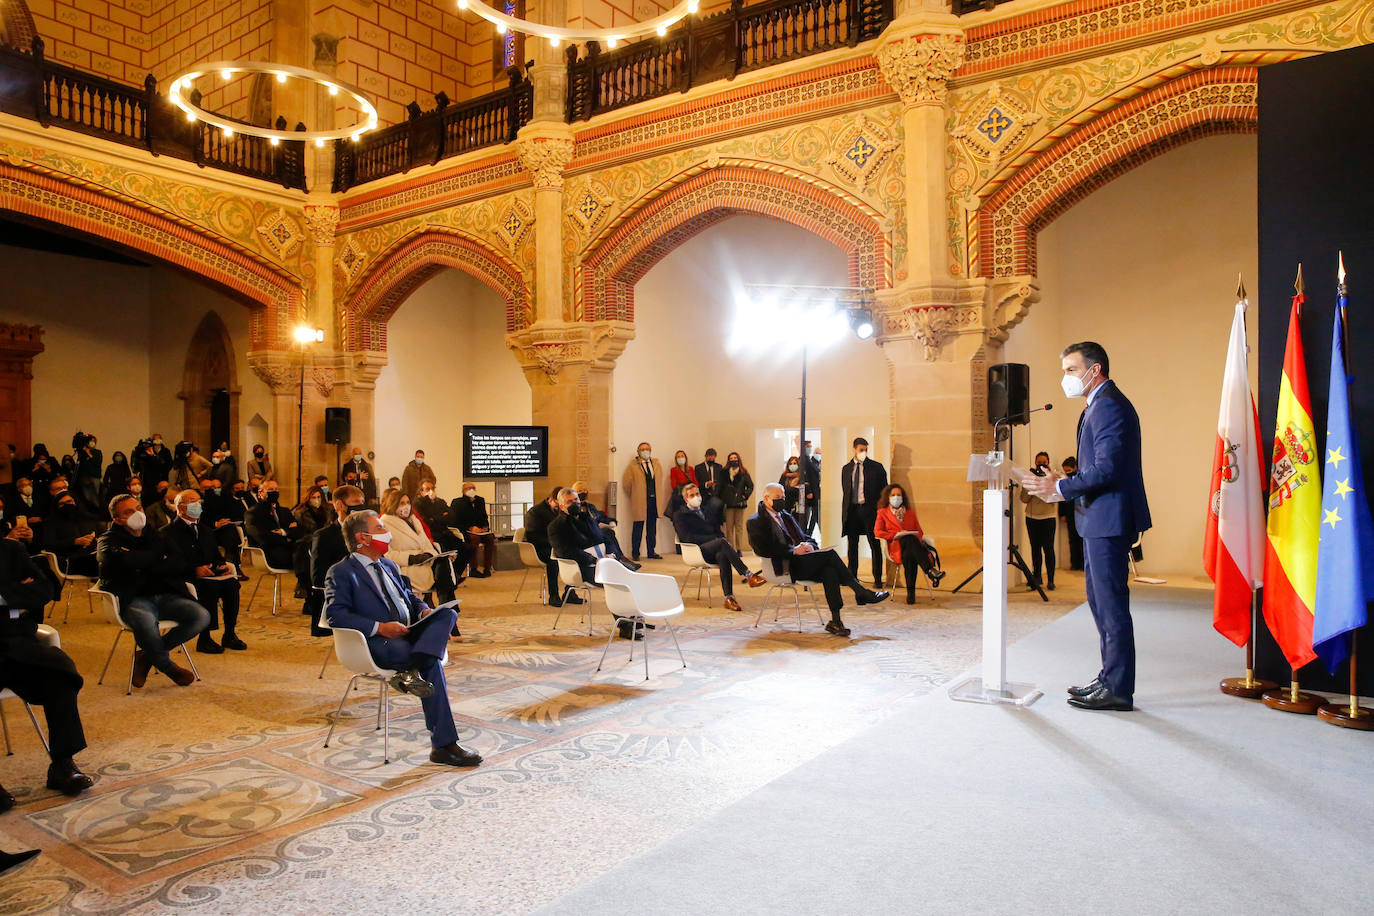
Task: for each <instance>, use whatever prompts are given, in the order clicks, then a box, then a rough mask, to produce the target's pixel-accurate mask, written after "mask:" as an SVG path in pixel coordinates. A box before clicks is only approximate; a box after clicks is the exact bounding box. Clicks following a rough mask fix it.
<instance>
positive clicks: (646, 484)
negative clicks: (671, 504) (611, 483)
mask: <svg viewBox="0 0 1374 916" xmlns="http://www.w3.org/2000/svg"><path fill="white" fill-rule="evenodd" d="M663 481H664V478H663V465H661V464H659V461H658V459H657V458H655V457H654V453H653V447H652V446H650V445H649V443H647V442H641V443H639V447H638V448H637V449H635V457H634V458H631V459H630V463H629V464H628V465H626V466H625V474H624V476H623V477H622V478H621V481H620V491H621V492H622V493H623V494H624V495H625V505H626V506H628V507H629V509H630V518H631V520H633V521H634V528H633V529H632V531H631V534H630V553H631V556H633V557H634V559H635V560H638V559H639V539H640V537H641V536H642V537H643V538H644V545H645V546H646V547H648V548H649V550H648V552H649V559H651V560H660V559H662V557H660V556H659V555H658V554H657V553H655V552H654V548H655V547H657V546H658V506H659V503H661V502H662V501H663ZM646 526H647V530H646Z"/></svg>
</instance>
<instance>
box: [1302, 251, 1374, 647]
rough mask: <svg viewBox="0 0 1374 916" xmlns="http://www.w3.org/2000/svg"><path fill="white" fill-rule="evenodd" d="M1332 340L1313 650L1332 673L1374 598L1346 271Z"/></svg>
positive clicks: (1372, 541)
mask: <svg viewBox="0 0 1374 916" xmlns="http://www.w3.org/2000/svg"><path fill="white" fill-rule="evenodd" d="M1341 279H1342V283H1341V287H1340V302H1339V307H1338V308H1337V309H1336V327H1335V331H1334V333H1333V335H1332V339H1331V399H1330V402H1329V404H1328V406H1327V411H1326V471H1325V474H1324V475H1323V476H1324V477H1325V487H1324V489H1323V493H1322V528H1321V540H1320V542H1319V546H1318V548H1317V601H1316V607H1315V608H1314V609H1313V615H1314V617H1313V621H1312V648H1313V650H1314V651H1315V652H1316V653H1317V656H1318V657H1319V658H1321V659H1322V661H1324V662H1326V667H1327V669H1328V670H1330V671H1331V673H1332V674H1334V673H1335V672H1336V668H1337V666H1338V665H1340V663H1341V662H1342V661H1343V660H1344V659H1345V658H1346V656H1348V655H1349V654H1350V640H1351V636H1350V632H1351V631H1352V630H1355V629H1358V628H1359V627H1362V626H1364V625H1365V623H1366V622H1368V620H1369V611H1368V607H1367V604H1366V602H1367V601H1368V600H1369V599H1370V598H1374V520H1371V518H1370V513H1369V503H1368V502H1367V501H1366V500H1365V495H1364V475H1363V473H1362V472H1361V470H1360V467H1361V466H1360V446H1359V442H1358V441H1357V440H1356V438H1355V431H1354V430H1353V429H1352V428H1351V426H1350V397H1349V386H1350V378H1349V376H1348V375H1346V366H1345V302H1346V295H1345V283H1344V279H1345V278H1344V271H1342V278H1341Z"/></svg>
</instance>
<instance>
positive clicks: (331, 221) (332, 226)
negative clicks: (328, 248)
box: [305, 206, 339, 245]
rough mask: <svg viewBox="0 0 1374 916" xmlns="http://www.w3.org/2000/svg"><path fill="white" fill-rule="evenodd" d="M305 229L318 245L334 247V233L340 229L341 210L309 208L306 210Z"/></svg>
mask: <svg viewBox="0 0 1374 916" xmlns="http://www.w3.org/2000/svg"><path fill="white" fill-rule="evenodd" d="M305 228H306V229H308V230H309V231H310V238H311V240H312V241H313V242H314V243H315V244H316V245H333V244H334V233H335V231H336V230H337V229H338V228H339V208H338V207H325V206H307V207H306V208H305Z"/></svg>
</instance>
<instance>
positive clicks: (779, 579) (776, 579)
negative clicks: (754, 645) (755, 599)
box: [754, 560, 825, 633]
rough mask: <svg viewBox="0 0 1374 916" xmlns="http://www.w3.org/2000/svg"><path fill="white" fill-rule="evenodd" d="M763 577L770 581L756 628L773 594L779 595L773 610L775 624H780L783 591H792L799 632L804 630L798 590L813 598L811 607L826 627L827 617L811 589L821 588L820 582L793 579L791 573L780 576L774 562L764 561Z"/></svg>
mask: <svg viewBox="0 0 1374 916" xmlns="http://www.w3.org/2000/svg"><path fill="white" fill-rule="evenodd" d="M762 572H763V577H764V578H765V579H767V580H768V591H767V592H765V593H764V595H763V604H762V605H760V606H759V615H758V616H757V617H755V618H754V626H755V627H757V626H758V625H759V621H760V620H762V619H763V612H764V611H766V610H768V600H769V599H770V598H772V597H773V593H774V592H777V593H778V604H777V606H776V607H775V608H773V622H774V623H777V622H778V615H779V614H780V613H781V612H782V592H781V591H780V590H781V589H790V590H791V592H792V606H793V607H795V608H796V609H797V632H798V633H800V632H801V629H802V619H801V596H800V595H798V594H797V589H798V588H801V590H802V591H804V592H806V593H807V594H808V595H810V596H811V606H812V607H813V608H815V609H816V617H817V618H818V619H819V620H820V622H821V626H825V616H824V615H823V614H822V613H821V608H820V605H819V604H817V603H816V593H815V592H813V591H812V590H811V589H813V588H819V587H820V583H819V582H812V581H810V580H808V579H793V578H792V575H791V573H790V571H789V572H787V573H783V574H782V575H778V574H777V573H775V572H773V561H772V560H764V561H763V569H762Z"/></svg>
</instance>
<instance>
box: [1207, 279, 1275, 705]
mask: <svg viewBox="0 0 1374 916" xmlns="http://www.w3.org/2000/svg"><path fill="white" fill-rule="evenodd" d="M1236 301H1237V302H1246V301H1247V296H1246V293H1245V277H1244V275H1237V277H1236ZM1259 598H1260V593H1259V590H1258V589H1256V588H1253V587H1252V588H1251V589H1250V638H1249V639H1247V640H1245V677H1227V678H1222V680H1221V692H1222V693H1224V694H1226V695H1227V696H1233V697H1244V698H1245V699H1247V700H1257V699H1259V697H1260V695H1261V694H1262V693H1264V692H1265V691H1266V690H1273V689H1274V688H1276V687H1278V686H1279V685H1278V684H1276V683H1274V682H1273V681H1265V680H1256V679H1255V628H1256V627H1257V626H1259Z"/></svg>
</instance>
